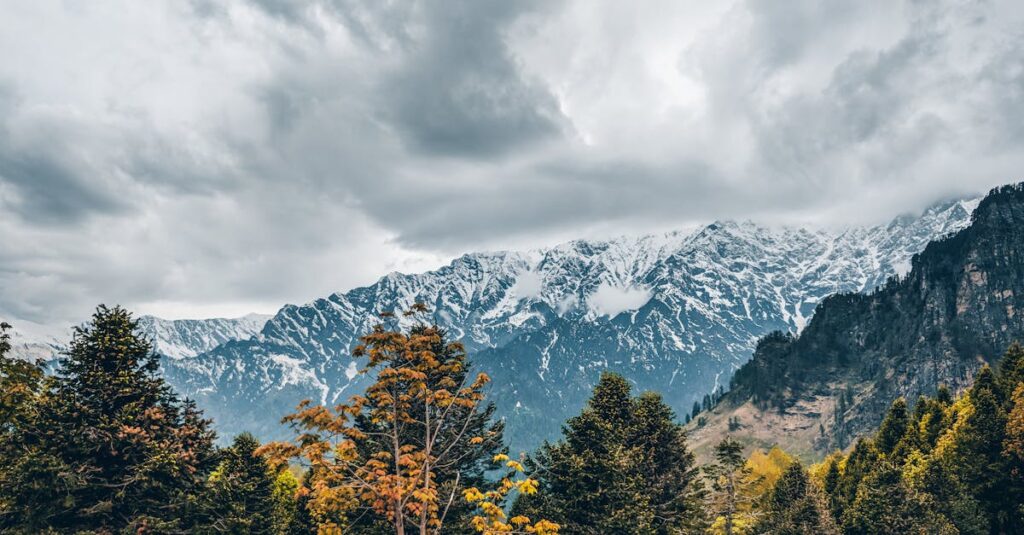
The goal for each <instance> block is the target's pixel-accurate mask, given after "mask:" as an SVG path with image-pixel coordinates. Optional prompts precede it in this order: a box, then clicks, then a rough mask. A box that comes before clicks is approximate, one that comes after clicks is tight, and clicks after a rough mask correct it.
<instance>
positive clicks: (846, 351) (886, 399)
mask: <svg viewBox="0 0 1024 535" xmlns="http://www.w3.org/2000/svg"><path fill="white" fill-rule="evenodd" d="M1022 306H1024V184H1018V185H1013V186H1005V187H1002V188H998V189H995V190H993V191H992V192H991V193H990V194H989V195H988V196H987V197H985V198H984V199H983V200H982V201H981V203H980V204H979V205H978V208H977V209H976V210H975V212H974V214H973V216H972V220H971V225H970V226H969V227H967V228H965V229H963V230H961V231H960V232H957V233H956V234H953V235H951V236H949V237H946V238H943V239H940V240H937V241H934V242H932V243H931V244H929V245H928V246H927V247H926V248H925V250H924V251H923V252H922V253H921V254H919V255H916V256H914V258H913V261H912V268H911V271H910V273H909V274H907V275H905V276H901V277H893V278H892V279H890V280H889V281H888V282H887V283H886V284H885V285H884V286H883V287H882V288H880V289H878V290H877V291H875V292H872V293H869V294H854V293H846V294H838V295H835V296H833V297H830V298H828V299H826V300H824V301H823V302H822V303H821V305H820V306H819V307H818V309H817V311H816V312H815V314H814V317H813V318H812V320H811V322H810V323H809V324H808V326H807V328H806V329H805V330H804V331H803V332H802V333H800V335H799V336H797V337H794V336H790V335H786V334H781V333H775V334H772V335H769V336H768V337H765V338H763V339H762V340H761V341H760V342H759V343H758V346H757V349H756V351H755V353H754V357H753V359H752V360H751V361H750V362H748V363H747V364H745V365H744V366H743V367H742V368H741V369H740V370H738V371H737V373H736V375H735V377H734V379H733V384H732V390H731V391H730V392H729V393H728V394H727V395H726V396H725V397H724V398H723V399H722V400H721V402H720V403H719V405H718V406H717V407H716V408H715V409H714V410H713V411H711V412H710V414H707V415H705V416H704V418H703V419H704V425H703V426H701V428H697V429H695V430H694V431H693V433H692V436H693V438H694V440H695V441H697V442H701V441H704V442H707V441H711V440H713V439H714V437H713V435H714V434H715V433H716V430H721V428H722V423H721V422H723V421H727V420H728V419H729V418H735V416H739V417H740V421H739V423H738V425H737V423H736V420H735V419H733V422H734V423H733V428H734V430H735V433H734V434H737V435H739V436H742V437H745V438H747V439H748V440H750V441H751V442H753V443H759V442H763V441H767V440H774V441H778V442H782V443H787V444H794V447H797V448H799V447H800V446H799V444H807V445H810V449H808V448H806V447H805V448H804V450H805V451H804V452H803V453H805V455H806V456H808V457H813V456H815V455H820V454H823V453H826V452H827V451H829V450H830V449H833V448H843V447H845V446H847V445H849V444H850V443H851V442H852V441H853V440H854V439H855V438H856V437H858V436H860V435H863V434H865V433H867V432H869V431H871V430H872V429H874V428H875V426H877V425H878V423H879V421H880V419H881V418H882V416H883V415H884V414H885V409H886V407H887V406H888V405H889V404H890V403H891V402H892V401H893V400H894V399H895V398H897V397H899V396H903V397H905V398H907V400H908V401H909V402H911V403H913V401H914V400H915V399H916V397H917V396H918V395H920V394H934V393H935V392H936V390H937V389H938V387H939V386H940V385H942V384H945V385H948V386H949V387H951V388H952V389H954V390H962V389H964V388H966V387H967V386H968V385H970V383H971V381H972V379H973V377H974V374H975V373H977V371H978V370H979V369H980V367H981V366H983V365H984V364H985V363H995V362H996V361H997V360H998V359H999V358H1000V357H1001V355H1002V354H1003V352H1004V351H1005V350H1006V348H1007V347H1009V345H1010V344H1012V343H1013V342H1014V341H1019V340H1021V339H1024V316H1022V315H1021V314H1020V313H1019V311H1020V309H1021V307H1022ZM809 406H814V407H816V409H815V410H813V411H812V410H809V409H808V407H809ZM751 407H753V408H754V409H755V410H754V412H753V414H750V415H747V413H748V412H750V408H751ZM768 414H774V415H776V416H784V418H782V419H781V420H780V419H779V418H778V417H775V416H767V415H768ZM744 416H746V418H744ZM747 420H749V421H747ZM812 422H813V425H812ZM808 430H810V431H808Z"/></svg>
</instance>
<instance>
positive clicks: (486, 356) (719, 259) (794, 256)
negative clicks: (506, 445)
mask: <svg viewBox="0 0 1024 535" xmlns="http://www.w3.org/2000/svg"><path fill="white" fill-rule="evenodd" d="M975 204H976V201H974V200H967V201H951V202H946V203H941V204H938V205H935V206H933V207H931V208H929V209H928V210H925V211H924V213H922V214H921V215H920V216H917V217H909V218H908V217H905V216H901V217H898V218H895V219H893V220H892V221H891V222H889V223H887V224H885V225H876V226H872V227H853V228H848V229H844V230H839V231H829V230H823V229H805V228H794V227H767V226H762V225H758V224H756V223H753V222H749V221H747V222H731V221H718V222H714V223H712V224H709V225H706V226H704V227H700V228H698V229H697V230H695V231H693V232H691V233H682V232H670V233H664V234H657V235H645V236H635V237H623V238H618V239H614V240H595V241H588V240H574V241H570V242H566V243H564V244H560V245H556V246H554V247H550V248H547V249H540V250H533V251H526V252H515V251H498V252H487V253H470V254H466V255H463V256H460V257H458V258H456V259H455V260H453V261H452V262H451V263H450V264H448V265H446V266H443V267H441V268H439V269H437V270H434V271H430V272H426V273H421V274H412V275H405V274H400V273H391V274H388V275H385V276H384V277H382V278H381V279H380V280H378V281H377V282H376V283H374V284H372V285H369V286H365V287H360V288H355V289H352V290H350V291H347V292H336V293H333V294H331V295H329V296H327V297H324V298H321V299H316V300H313V301H311V302H309V303H307V304H305V305H286V306H284V307H282V308H281V310H280V311H279V312H278V313H277V314H276V315H275V316H274V317H273V318H272V319H270V320H269V321H268V322H267V323H266V325H265V326H264V328H263V329H262V330H261V331H260V332H259V333H258V334H256V335H254V336H253V337H252V338H250V339H246V340H235V341H230V342H227V343H225V344H222V345H220V346H218V347H216V348H215V349H213V350H211V351H208V352H206V353H202V354H200V355H197V356H196V357H195V358H191V359H165V368H166V369H165V375H166V376H167V377H168V380H169V381H170V382H171V383H172V384H173V385H175V387H177V388H178V389H179V390H181V391H183V392H184V393H186V394H187V395H190V396H194V397H196V398H197V399H198V401H199V403H200V406H202V407H204V408H206V409H207V410H208V412H209V413H210V414H211V415H212V416H213V417H214V419H215V420H218V421H224V422H230V424H228V425H226V426H222V431H224V432H227V433H234V432H238V431H242V430H249V431H254V432H257V433H258V434H261V435H263V436H268V437H274V436H278V435H279V433H280V432H281V430H280V429H279V428H277V427H275V426H273V425H268V424H267V419H266V414H267V413H268V412H269V413H272V414H280V415H283V414H285V413H287V412H289V411H290V410H291V409H292V408H293V407H294V405H295V404H296V403H297V402H298V401H299V400H301V399H304V398H311V399H313V400H314V401H317V402H321V403H335V402H338V401H341V400H343V399H344V398H345V397H346V396H348V395H350V394H353V393H356V392H358V391H359V390H360V389H361V388H362V387H363V386H364V385H363V384H362V381H363V378H362V377H361V376H358V375H357V374H356V371H357V369H358V367H359V365H358V363H357V361H353V360H352V359H351V358H350V356H349V351H350V349H351V347H352V345H354V343H355V341H356V339H357V337H358V336H359V334H360V333H362V332H366V330H367V329H369V328H370V326H371V325H372V324H373V323H374V322H375V321H376V319H375V318H376V316H375V315H376V313H377V312H380V311H382V310H391V309H405V308H408V307H409V306H411V305H412V304H413V303H415V302H423V303H425V304H426V305H427V306H428V307H429V308H430V309H431V310H432V311H433V316H432V318H431V319H432V320H433V321H436V322H437V323H438V324H439V325H440V326H441V327H442V328H444V329H446V330H447V331H448V332H449V333H450V334H451V335H452V336H453V337H454V338H457V339H460V340H461V341H462V342H463V343H464V344H465V345H466V347H467V349H468V350H469V351H470V353H471V357H472V359H473V362H474V364H475V366H477V367H478V369H480V370H482V371H485V372H487V373H489V374H491V375H492V378H494V379H495V380H494V382H493V383H492V385H493V387H492V394H491V399H493V400H494V401H495V402H496V403H497V404H498V406H499V413H500V414H501V416H503V417H505V418H506V421H507V425H508V430H509V434H510V436H512V441H513V446H514V447H519V446H522V447H524V448H531V447H532V446H535V445H536V444H537V443H538V442H539V441H540V440H542V439H543V438H547V437H550V436H553V434H554V433H557V430H558V427H559V426H560V424H561V422H562V420H564V416H566V415H568V414H570V413H571V411H575V410H576V409H578V408H579V406H581V405H582V400H583V399H585V396H586V394H587V393H588V392H589V390H590V387H591V386H592V385H593V381H594V380H596V375H597V373H598V372H599V371H600V370H603V369H614V370H617V371H621V372H623V373H624V374H625V375H626V376H627V377H629V378H630V379H631V380H632V381H633V382H634V383H635V384H636V385H637V386H638V388H641V389H654V390H659V391H661V392H663V393H664V394H665V396H666V399H667V400H668V401H669V402H670V404H671V405H672V406H673V407H675V408H676V410H677V411H678V412H679V413H680V414H682V413H683V412H688V409H689V404H690V403H692V402H693V401H694V400H695V399H699V398H700V396H702V395H703V394H704V393H705V392H707V391H709V390H711V389H713V388H714V387H715V386H716V385H723V384H724V382H725V381H726V380H727V378H728V376H729V375H730V374H731V372H732V370H733V369H735V368H736V367H738V366H739V365H740V364H742V362H743V361H745V359H746V357H749V354H750V352H751V351H752V349H753V347H754V343H755V342H756V340H757V338H758V337H759V336H761V335H763V334H765V333H767V332H770V331H772V330H775V329H786V330H799V329H800V328H802V327H803V325H804V323H805V322H806V319H807V317H809V316H810V314H811V312H812V311H813V308H814V306H816V304H817V302H818V301H819V300H820V299H822V298H824V297H825V296H826V295H829V294H831V293H834V292H835V291H837V290H838V291H843V290H846V291H864V290H869V289H871V288H873V287H874V286H876V285H879V284H882V283H883V282H884V281H885V279H886V278H887V277H888V276H889V275H892V274H895V273H898V272H899V271H900V270H901V269H902V268H903V266H905V265H908V264H909V259H910V257H911V256H912V255H913V254H914V253H916V252H918V251H920V249H921V248H923V247H924V244H925V243H927V242H928V241H929V240H930V239H932V238H935V237H937V236H940V235H944V234H947V233H949V232H952V231H955V230H958V229H959V228H962V226H963V225H965V224H966V223H967V221H968V219H969V214H970V210H971V209H973V207H974V205H975ZM545 400H556V401H554V402H547V401H545Z"/></svg>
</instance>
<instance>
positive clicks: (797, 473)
mask: <svg viewBox="0 0 1024 535" xmlns="http://www.w3.org/2000/svg"><path fill="white" fill-rule="evenodd" d="M833 466H834V464H833ZM765 501H766V503H765V507H764V517H763V518H762V519H761V520H760V521H759V523H758V528H757V530H756V531H757V532H759V533H772V534H773V535H801V534H805V533H816V534H827V533H836V532H837V530H836V528H835V525H834V524H833V522H832V518H831V515H830V513H829V511H828V508H827V507H826V506H825V504H824V501H823V500H822V498H821V496H820V495H819V493H818V491H817V489H815V488H814V485H813V484H812V483H811V482H810V481H809V480H808V479H807V474H806V473H805V472H804V469H803V466H801V465H800V463H799V462H794V463H792V464H790V465H789V468H787V469H786V471H785V472H784V473H783V474H782V477H780V478H779V480H778V482H776V484H775V486H774V487H773V488H772V490H771V492H770V493H769V494H768V497H767V499H766V500H765Z"/></svg>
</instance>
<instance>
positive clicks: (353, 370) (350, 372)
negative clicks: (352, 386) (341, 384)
mask: <svg viewBox="0 0 1024 535" xmlns="http://www.w3.org/2000/svg"><path fill="white" fill-rule="evenodd" d="M358 374H359V367H358V366H356V363H355V361H352V362H349V363H348V368H345V377H348V380H349V381H351V380H352V379H354V378H355V376H356V375H358Z"/></svg>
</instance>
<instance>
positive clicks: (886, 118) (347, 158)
mask: <svg viewBox="0 0 1024 535" xmlns="http://www.w3.org/2000/svg"><path fill="white" fill-rule="evenodd" d="M1022 110H1024V7H1022V6H1021V4H1020V2H1019V1H1005V2H1001V1H919V0H913V1H907V2H900V1H894V0H877V1H875V0H857V1H849V2H832V1H826V2H821V1H801V0H793V1H786V2H764V1H749V2H748V1H721V2H707V1H699V0H698V1H679V0H665V1H650V2H647V1H639V2H621V1H600V0H586V1H555V0H539V1H508V0H493V1H492V0H465V1H460V0H449V1H438V2H416V1H409V2H392V1H381V0H367V1H358V0H302V1H298V0H294V1H293V0H152V1H147V2H138V1H134V0H120V1H114V0H95V1H90V2H77V1H72V0H9V1H6V2H4V6H3V16H2V17H0V317H3V318H7V319H9V320H15V321H17V320H22V321H26V322H34V323H39V324H44V325H49V324H58V323H62V322H63V323H72V322H79V321H82V320H83V319H85V318H86V317H87V316H88V314H89V313H90V311H91V310H92V309H93V308H94V307H95V306H96V305H97V304H99V303H101V302H102V303H108V304H113V303H120V304H124V305H126V306H128V307H129V308H131V309H133V310H136V311H138V312H140V313H152V314H157V315H161V316H164V317H169V318H182V317H211V316H234V315H241V314H244V313H247V312H252V311H257V312H273V311H275V310H276V309H277V308H278V307H279V306H280V305H282V304H284V303H302V302H306V301H309V300H311V299H313V298H316V297H319V296H324V295H328V294H330V293H332V292H335V291H339V290H346V289H349V288H352V287H355V286H359V285H364V284H368V283H372V282H373V281H374V280H376V279H377V278H378V277H380V276H381V275H383V274H385V273H387V272H390V271H396V270H397V271H403V272H416V271H422V270H425V269H431V268H434V267H437V266H439V265H441V264H442V263H444V262H446V261H448V260H449V259H450V258H452V257H453V256H455V255H458V254H461V253H464V252H467V251H476V250H495V249H509V248H511V249H523V248H533V247H539V246H544V245H550V244H553V243H557V242H560V241H564V240H568V239H574V238H581V237H585V238H594V237H606V236H615V235H622V234H634V233H646V232H660V231H665V230H670V229H675V228H686V227H688V226H691V225H695V224H699V223H701V222H709V221H712V220H715V219H753V220H757V221H762V222H766V223H772V222H780V223H793V224H805V223H813V224H823V225H848V224H862V223H875V222H880V221H884V220H886V219H888V218H891V217H893V216H895V215H898V214H900V213H907V212H914V211H917V210H920V209H922V208H923V207H925V206H927V205H929V204H931V203H933V202H935V201H937V200H940V199H947V198H954V197H957V196H962V195H971V194H976V193H979V192H983V191H985V190H987V189H988V188H990V187H992V186H995V185H998V184H1003V183H1008V182H1014V181H1019V180H1021V179H1022V177H1024V171H1022V170H1024V111H1022Z"/></svg>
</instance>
